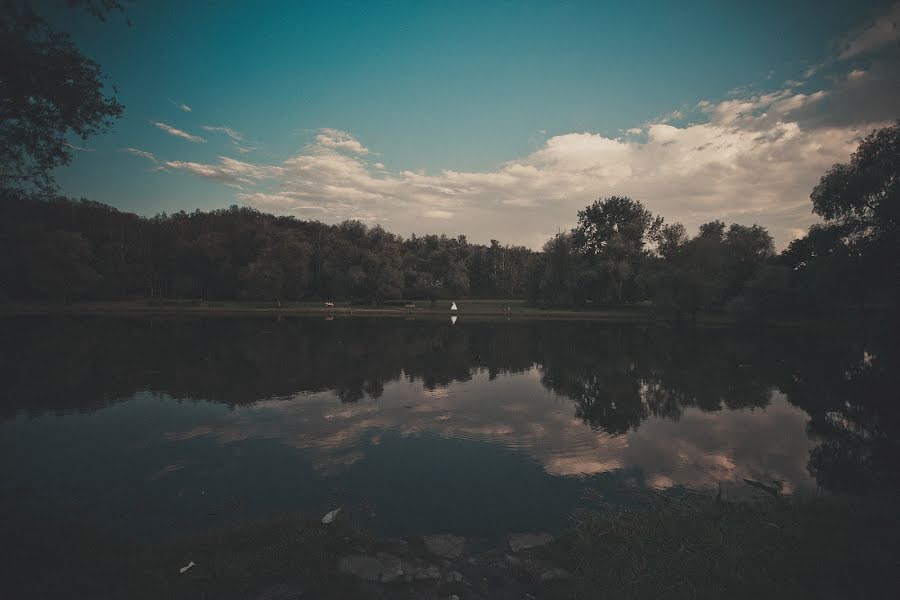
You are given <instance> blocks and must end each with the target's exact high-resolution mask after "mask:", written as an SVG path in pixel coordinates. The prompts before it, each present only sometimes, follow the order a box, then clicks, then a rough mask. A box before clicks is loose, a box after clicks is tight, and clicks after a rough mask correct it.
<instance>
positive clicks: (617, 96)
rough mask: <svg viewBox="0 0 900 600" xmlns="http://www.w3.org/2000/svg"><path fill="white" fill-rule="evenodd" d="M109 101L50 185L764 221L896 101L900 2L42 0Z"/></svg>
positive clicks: (780, 229) (366, 204) (485, 236)
mask: <svg viewBox="0 0 900 600" xmlns="http://www.w3.org/2000/svg"><path fill="white" fill-rule="evenodd" d="M48 16H49V17H50V19H51V21H52V22H54V23H55V24H56V26H57V27H59V28H61V29H63V30H66V31H69V32H70V33H72V35H73V38H74V39H75V41H76V43H77V44H78V46H79V47H80V48H81V49H82V51H83V52H84V53H85V54H86V55H88V56H89V57H91V58H93V59H94V60H96V61H97V62H99V63H100V64H101V65H102V67H103V69H104V71H105V73H106V74H107V85H108V86H109V87H110V89H112V86H115V89H116V90H117V97H118V98H119V100H120V102H122V104H124V105H125V113H124V115H123V117H122V118H121V119H119V120H118V121H117V122H116V123H115V125H114V127H113V129H112V130H111V131H110V132H108V133H106V134H103V135H100V136H97V137H94V138H91V139H89V140H87V141H86V142H82V141H81V140H76V139H73V140H72V145H73V147H75V152H74V154H75V158H74V160H73V162H72V164H71V165H69V166H67V167H63V168H60V169H59V170H58V171H57V173H56V177H57V181H58V182H59V184H60V188H61V192H62V193H64V194H67V195H70V196H74V197H86V198H90V199H92V200H98V201H100V202H105V203H107V204H110V205H113V206H115V207H117V208H119V209H122V210H127V211H132V212H136V213H138V214H142V215H147V216H151V215H154V214H157V213H160V212H168V213H172V212H176V211H179V210H186V211H192V210H195V209H201V210H211V209H216V208H225V207H228V206H230V205H232V204H239V205H247V206H253V207H255V208H258V209H259V210H261V211H265V212H272V213H276V214H285V215H294V216H296V217H298V218H302V219H314V220H320V221H323V222H328V223H335V222H340V221H342V220H345V219H359V220H361V221H363V222H364V223H366V224H368V225H372V226H374V225H376V224H379V225H381V226H383V227H384V228H385V229H387V230H389V231H392V232H394V233H398V234H401V235H404V236H407V235H410V234H412V233H417V234H422V233H446V234H448V235H457V234H464V235H466V236H467V237H468V239H469V241H473V242H487V241H488V240H490V239H497V240H500V241H501V242H502V243H509V244H521V245H525V246H529V247H532V248H535V249H538V248H540V247H541V245H542V244H543V243H544V242H545V241H546V240H547V239H548V238H549V237H551V236H552V235H553V234H555V233H557V232H558V231H565V230H567V229H569V228H571V227H572V226H573V225H574V224H575V222H576V219H577V212H578V210H579V209H581V208H583V207H584V206H586V205H587V204H589V203H591V202H592V201H594V200H596V199H597V198H601V197H606V196H611V195H628V196H631V197H632V198H634V199H636V200H640V201H641V202H643V203H644V204H645V205H646V206H647V207H648V208H649V209H650V210H652V211H653V212H654V213H657V214H660V215H662V216H663V217H664V218H665V219H666V221H667V222H674V221H680V222H682V223H684V224H685V225H686V226H687V227H688V229H689V231H691V230H696V228H697V227H698V226H699V225H700V224H701V223H704V222H707V221H710V220H713V219H716V218H718V219H722V220H724V221H726V222H729V223H730V222H738V223H743V224H752V223H759V224H761V225H764V226H766V227H767V228H768V229H769V231H770V233H771V234H772V235H773V237H774V238H775V241H776V246H777V247H778V248H783V247H784V246H785V245H786V244H787V243H789V242H790V240H792V239H794V238H796V237H799V236H801V235H802V234H803V233H804V232H805V230H806V229H807V228H808V227H809V225H810V224H812V223H814V222H816V217H815V216H814V215H812V214H811V210H810V209H811V203H810V201H809V193H810V191H811V190H812V188H813V186H814V185H815V184H816V182H817V181H818V179H819V177H821V176H822V175H823V174H824V173H825V171H827V169H828V168H829V167H831V165H833V164H835V163H837V162H846V161H847V160H848V159H849V158H850V155H851V154H852V152H853V150H854V149H855V148H856V146H857V145H858V144H859V141H860V140H861V139H862V138H863V137H864V136H865V135H866V134H868V133H869V132H871V131H872V130H873V129H875V128H878V127H882V126H885V125H889V124H891V123H892V122H893V121H895V120H896V119H898V118H900V109H898V107H900V26H898V23H900V2H890V1H871V2H859V1H856V2H848V1H834V0H818V1H805V0H804V1H796V2H790V1H779V2H774V1H768V0H760V1H758V2H753V3H748V2H723V1H717V2H688V1H685V2H679V3H672V2H637V1H630V2H599V1H594V2H587V1H584V2H581V1H575V0H568V1H559V2H549V1H547V2H537V1H524V0H523V1H521V2H505V1H500V0H498V1H496V2H483V1H481V2H465V1H457V2H446V1H441V2H431V1H428V0H419V1H415V2H402V1H394V2H384V3H381V2H374V1H366V2H351V1H329V2H325V1H318V2H302V1H298V2H259V3H248V2H230V1H224V0H223V1H212V0H207V1H199V0H198V1H196V2H189V3H179V2H169V1H167V0H157V1H153V2H150V1H148V0H135V1H134V2H131V3H129V4H128V8H127V17H128V19H129V20H130V21H131V26H130V27H129V26H128V25H127V23H126V20H125V19H124V18H122V17H121V16H117V15H113V16H112V17H111V18H109V19H108V20H107V21H106V22H105V23H104V22H100V21H97V20H95V19H92V18H90V17H88V16H86V15H82V14H80V13H78V12H73V11H71V10H66V9H56V10H53V9H50V13H49V15H48Z"/></svg>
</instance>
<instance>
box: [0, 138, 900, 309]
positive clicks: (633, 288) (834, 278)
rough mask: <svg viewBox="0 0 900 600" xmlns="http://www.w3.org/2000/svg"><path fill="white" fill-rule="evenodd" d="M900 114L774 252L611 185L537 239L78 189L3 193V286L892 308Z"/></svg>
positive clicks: (97, 296)
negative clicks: (157, 201)
mask: <svg viewBox="0 0 900 600" xmlns="http://www.w3.org/2000/svg"><path fill="white" fill-rule="evenodd" d="M898 156H900V125H895V126H892V127H888V128H885V129H882V130H880V131H876V132H873V133H872V134H871V135H870V136H868V137H867V138H866V139H865V140H863V142H862V143H861V145H860V147H859V149H858V150H857V152H856V153H855V154H854V155H853V157H852V159H851V161H850V163H848V164H845V165H844V164H842V165H836V166H835V167H833V168H832V169H831V170H830V171H829V172H828V173H827V174H825V176H823V177H822V179H821V181H820V182H819V184H818V185H817V186H816V187H815V189H814V190H813V192H812V195H811V198H812V208H813V211H814V212H815V213H816V214H818V215H819V216H821V217H822V218H823V223H821V224H817V225H814V226H813V227H811V228H810V230H809V232H808V234H807V235H805V236H804V237H802V238H800V239H797V240H794V241H793V242H792V243H791V244H790V245H789V247H788V248H787V249H786V250H785V251H783V252H781V253H780V254H778V253H776V252H775V250H774V244H773V241H772V237H771V236H770V235H769V233H768V231H766V229H765V228H764V227H761V226H759V225H750V226H748V225H741V224H737V223H732V224H729V225H726V224H725V223H724V222H723V221H720V220H715V221H711V222H709V223H705V224H703V225H701V226H700V228H699V231H698V232H697V233H696V234H695V235H693V236H690V235H688V233H687V230H686V228H685V227H684V226H683V225H682V224H680V223H671V224H667V223H665V222H664V220H663V219H662V218H661V217H659V216H656V215H653V214H652V212H651V211H650V210H648V209H647V208H646V207H645V206H644V205H643V204H642V203H641V202H639V201H637V200H633V199H631V198H627V197H621V196H612V197H609V198H604V199H600V200H597V201H596V202H594V203H593V204H592V205H590V206H588V207H586V208H585V209H584V210H582V211H579V213H578V222H577V225H576V226H575V228H573V229H572V230H571V231H569V232H566V233H560V234H557V235H556V236H554V237H553V238H552V239H550V240H549V241H548V242H547V243H546V244H545V245H544V247H543V249H542V251H540V252H534V251H532V250H529V249H528V248H525V247H521V246H511V245H503V244H501V243H500V242H498V241H497V240H491V242H490V244H487V245H484V244H473V243H470V242H468V240H467V239H466V238H465V236H462V235H461V236H458V237H448V236H446V235H440V236H438V235H423V236H417V235H412V236H410V237H408V238H405V237H402V236H398V235H395V234H392V233H390V232H387V231H385V230H384V229H382V228H381V227H380V226H374V227H367V226H366V225H364V224H363V223H361V222H358V221H345V222H343V223H340V224H336V225H329V224H324V223H321V222H317V221H303V220H299V219H296V218H294V217H285V216H275V215H270V214H265V213H261V212H259V211H257V210H255V209H252V208H247V207H238V206H232V207H231V208H228V209H223V210H213V211H209V212H204V211H195V212H192V213H186V212H178V213H175V214H171V215H167V214H165V213H163V214H159V215H157V216H155V217H152V218H145V217H141V216H138V215H135V214H132V213H128V212H122V211H119V210H117V209H115V208H113V207H110V206H107V205H104V204H101V203H98V202H92V201H88V200H84V199H82V200H71V199H67V198H63V197H57V196H51V197H49V198H48V197H47V194H41V195H35V194H29V193H25V192H23V191H22V190H17V189H12V188H6V189H3V190H0V198H2V207H0V217H2V218H0V280H2V282H3V286H2V288H0V298H2V299H3V300H6V301H31V300H42V301H61V302H69V301H73V300H106V299H128V298H135V297H145V298H172V299H188V298H190V299H210V300H266V301H276V302H281V301H296V300H313V299H314V300H324V299H333V300H349V301H354V302H358V303H364V304H383V303H386V302H391V301H401V300H403V301H417V300H440V299H451V298H509V299H513V298H524V299H527V300H529V301H530V302H532V303H533V304H537V305H545V306H581V307H583V306H599V305H625V304H639V303H645V304H651V305H652V306H653V307H654V309H655V310H657V311H659V312H661V313H664V314H667V315H671V316H673V317H674V318H692V317H694V316H696V315H697V314H698V312H701V311H731V312H732V313H734V314H735V315H738V316H741V317H744V318H749V319H755V320H765V319H767V318H770V317H771V316H773V315H777V314H781V313H790V312H798V313H804V314H810V313H823V312H827V311H828V310H830V309H833V308H835V307H841V306H847V305H860V306H866V305H876V306H896V302H897V297H898V294H897V290H898V287H900V286H898V281H900V263H898V256H900V252H898V250H900V244H898V229H897V213H898V206H900V202H898V199H897V195H898V192H897V188H898V183H897V182H898V181H900V177H898V173H900V159H898Z"/></svg>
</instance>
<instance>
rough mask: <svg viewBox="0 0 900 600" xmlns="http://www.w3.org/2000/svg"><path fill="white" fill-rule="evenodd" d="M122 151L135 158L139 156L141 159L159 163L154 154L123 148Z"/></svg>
mask: <svg viewBox="0 0 900 600" xmlns="http://www.w3.org/2000/svg"><path fill="white" fill-rule="evenodd" d="M120 151H121V152H125V153H127V154H131V155H133V156H138V157H140V158H146V159H147V160H150V161H153V162H157V161H156V155H154V154H153V153H152V152H147V151H145V150H138V149H137V148H121V149H120Z"/></svg>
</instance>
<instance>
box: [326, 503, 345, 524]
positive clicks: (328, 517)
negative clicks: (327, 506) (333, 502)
mask: <svg viewBox="0 0 900 600" xmlns="http://www.w3.org/2000/svg"><path fill="white" fill-rule="evenodd" d="M340 512H341V507H340V506H338V507H337V508H336V509H334V510H332V511H330V512H327V513H325V516H324V517H322V524H323V525H328V524H329V523H333V522H334V520H335V519H336V518H337V516H338V513H340Z"/></svg>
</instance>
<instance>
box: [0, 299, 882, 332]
mask: <svg viewBox="0 0 900 600" xmlns="http://www.w3.org/2000/svg"><path fill="white" fill-rule="evenodd" d="M458 304H459V306H460V308H459V309H458V310H455V311H453V310H450V309H449V308H444V307H442V308H431V307H424V306H423V307H416V308H411V309H410V308H402V307H396V308H395V307H390V306H380V307H379V306H350V305H349V304H338V305H337V306H335V307H334V308H324V307H322V306H321V304H319V303H308V302H304V303H285V304H284V305H283V306H281V307H278V306H274V305H271V304H268V305H267V304H263V303H258V302H203V303H201V302H199V301H146V300H144V301H133V302H126V301H119V302H78V303H72V304H52V303H33V304H32V303H29V304H22V303H10V304H0V318H3V317H28V316H49V317H54V316H109V317H127V316H187V317H245V318H246V317H266V318H269V317H276V318H281V317H322V318H325V319H332V318H353V317H383V318H403V319H428V320H437V319H447V320H450V318H451V317H457V318H458V319H465V320H466V322H472V321H495V322H496V321H542V320H548V321H550V320H564V321H589V322H610V323H646V324H652V325H661V326H671V327H680V326H687V327H690V326H694V325H699V326H704V327H709V326H715V327H734V328H737V327H741V326H742V325H744V324H742V323H740V322H739V321H738V320H737V319H735V318H734V317H732V316H730V315H727V314H724V313H701V314H698V315H697V317H696V319H695V320H691V319H682V320H681V321H678V320H676V319H674V318H671V317H667V316H665V315H660V314H657V313H655V312H654V311H653V308H652V307H651V306H633V307H608V308H596V309H579V308H567V307H560V308H541V307H536V306H530V305H526V304H525V303H524V302H523V301H521V300H517V301H503V300H473V301H469V302H459V303H458ZM506 306H509V307H510V310H509V312H507V311H506ZM873 312H874V311H873ZM847 316H851V315H850V314H849V313H842V314H841V315H840V317H841V318H835V316H825V317H822V318H818V319H812V318H797V317H794V318H781V319H773V320H771V321H769V322H767V323H766V324H765V325H766V326H768V327H773V328H784V327H789V328H797V327H801V328H802V327H822V326H828V327H833V326H836V325H839V324H840V323H841V322H843V321H845V318H843V317H847Z"/></svg>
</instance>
